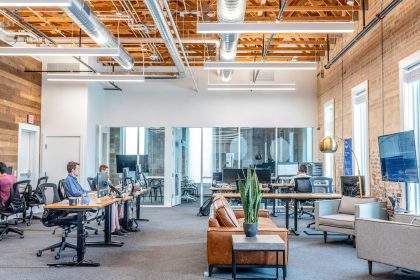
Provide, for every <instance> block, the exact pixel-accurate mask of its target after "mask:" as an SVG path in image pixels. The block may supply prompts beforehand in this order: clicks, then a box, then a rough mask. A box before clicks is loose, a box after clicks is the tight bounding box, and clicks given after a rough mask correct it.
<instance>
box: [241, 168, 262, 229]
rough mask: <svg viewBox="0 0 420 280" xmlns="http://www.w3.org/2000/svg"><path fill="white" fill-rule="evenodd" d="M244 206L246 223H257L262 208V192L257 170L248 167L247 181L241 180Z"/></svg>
mask: <svg viewBox="0 0 420 280" xmlns="http://www.w3.org/2000/svg"><path fill="white" fill-rule="evenodd" d="M239 191H240V194H241V201H242V207H243V209H244V218H245V219H244V223H245V224H257V223H258V212H259V210H260V203H261V192H260V186H259V183H258V177H257V174H256V172H253V174H252V172H251V169H248V172H247V174H246V179H245V181H242V180H239Z"/></svg>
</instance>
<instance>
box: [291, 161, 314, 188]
mask: <svg viewBox="0 0 420 280" xmlns="http://www.w3.org/2000/svg"><path fill="white" fill-rule="evenodd" d="M306 172H308V168H307V167H306V165H305V164H301V165H300V166H299V170H298V173H297V174H296V175H295V176H293V177H292V179H291V180H290V185H291V186H294V185H295V179H296V178H309V177H311V176H309V175H308V174H306Z"/></svg>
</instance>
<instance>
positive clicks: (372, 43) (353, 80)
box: [317, 0, 420, 199]
mask: <svg viewBox="0 0 420 280" xmlns="http://www.w3.org/2000/svg"><path fill="white" fill-rule="evenodd" d="M390 2H391V0H384V1H381V0H370V1H368V11H367V13H366V24H367V23H369V22H370V21H371V20H372V19H373V18H374V17H375V15H376V14H378V13H379V12H380V11H381V10H382V9H383V8H384V7H386V6H387V5H388V4H389V3H390ZM362 28H363V26H362V21H361V14H360V15H359V21H358V22H357V33H358V32H360V31H361V30H362ZM355 34H356V32H355V33H354V34H349V35H344V36H342V37H339V38H337V40H336V44H335V45H334V46H333V47H332V50H331V54H330V57H331V58H332V57H334V56H335V54H336V53H337V52H338V51H340V50H341V49H342V47H343V46H345V45H346V44H347V43H348V42H349V41H350V40H351V39H352V38H353V37H354V35H355ZM419 49H420V1H419V0H404V1H402V3H400V4H399V5H398V6H397V7H396V8H395V9H394V10H393V11H391V13H389V14H388V15H387V16H386V17H385V18H384V19H383V20H382V22H381V23H379V24H378V25H376V26H375V27H374V28H373V29H372V30H371V31H370V32H369V33H368V34H367V35H366V36H365V37H364V38H363V39H362V40H360V41H359V42H358V43H356V45H354V46H353V48H351V49H350V50H349V51H348V52H347V53H346V54H345V55H344V56H343V57H342V58H341V59H340V60H339V61H337V62H336V63H335V64H334V65H333V66H332V67H331V68H330V69H328V70H327V69H325V70H324V78H321V76H320V75H319V76H318V107H319V110H318V112H319V113H318V114H319V116H318V120H319V129H318V133H317V137H318V140H320V139H321V138H322V137H323V135H324V127H323V126H324V124H323V122H324V116H323V113H324V103H326V102H327V101H329V100H331V99H334V110H335V134H336V135H337V136H340V137H342V138H350V137H352V100H351V89H352V88H353V87H355V86H357V85H359V84H360V83H362V82H363V81H365V80H368V87H369V92H368V98H369V99H368V106H369V113H368V116H369V124H368V127H369V142H370V143H369V162H370V166H369V168H370V178H369V180H370V182H369V184H370V190H371V195H372V196H377V197H380V198H382V199H385V197H386V196H388V195H390V194H398V195H401V192H402V186H399V185H398V184H394V183H389V182H385V183H384V182H383V181H382V180H381V171H380V162H379V147H378V140H377V139H378V136H380V135H383V134H389V133H394V132H398V131H400V98H399V95H400V91H399V86H400V81H399V68H398V62H399V61H400V60H401V59H403V58H405V57H407V56H409V55H410V54H412V53H414V52H415V51H417V50H419ZM326 62H327V61H326V59H324V60H323V61H322V64H324V65H325V64H326ZM322 64H321V63H320V64H319V67H318V68H319V69H318V72H320V69H321V67H322ZM323 158H324V156H323V154H321V153H319V154H318V159H319V160H323ZM342 174H343V145H342V144H341V143H340V144H339V149H338V151H337V153H336V154H335V177H336V178H335V179H336V185H337V186H338V187H339V186H340V181H339V178H340V176H341V175H342ZM384 184H385V186H384ZM385 190H386V191H385Z"/></svg>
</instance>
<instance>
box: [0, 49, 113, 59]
mask: <svg viewBox="0 0 420 280" xmlns="http://www.w3.org/2000/svg"><path fill="white" fill-rule="evenodd" d="M119 54H120V50H119V49H118V48H41V47H40V48H20V47H0V56H111V57H114V56H118V55H119Z"/></svg>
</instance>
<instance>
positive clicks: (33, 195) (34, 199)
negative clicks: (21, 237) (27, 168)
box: [25, 176, 48, 226]
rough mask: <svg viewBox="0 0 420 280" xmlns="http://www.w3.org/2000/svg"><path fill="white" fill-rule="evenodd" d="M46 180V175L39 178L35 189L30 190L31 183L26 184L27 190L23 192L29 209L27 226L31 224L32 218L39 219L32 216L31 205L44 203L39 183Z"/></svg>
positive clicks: (35, 205)
mask: <svg viewBox="0 0 420 280" xmlns="http://www.w3.org/2000/svg"><path fill="white" fill-rule="evenodd" d="M47 181H48V177H46V176H45V177H41V178H39V179H38V183H37V186H36V188H35V191H32V190H31V189H32V188H31V185H28V186H27V187H28V190H27V191H26V192H25V201H26V207H29V208H30V209H31V212H30V213H29V218H28V221H27V223H26V225H27V226H30V225H31V222H32V220H33V219H38V220H41V218H40V217H37V216H34V213H33V207H39V206H41V205H44V204H45V194H44V191H43V189H42V188H41V185H42V184H44V183H46V182H47Z"/></svg>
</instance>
